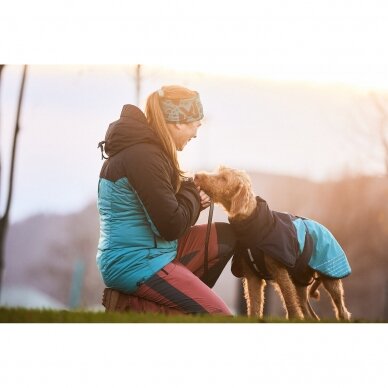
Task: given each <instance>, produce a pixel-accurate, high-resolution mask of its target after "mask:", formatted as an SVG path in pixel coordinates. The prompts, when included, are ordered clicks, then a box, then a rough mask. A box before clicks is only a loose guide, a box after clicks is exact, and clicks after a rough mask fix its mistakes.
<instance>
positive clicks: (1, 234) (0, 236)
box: [0, 65, 27, 291]
mask: <svg viewBox="0 0 388 388" xmlns="http://www.w3.org/2000/svg"><path fill="white" fill-rule="evenodd" d="M26 76H27V65H24V68H23V77H22V82H21V86H20V92H19V102H18V109H17V113H16V122H15V132H14V136H13V145H12V154H11V167H10V173H9V184H8V195H7V202H6V207H5V211H4V215H3V216H2V217H1V218H0V291H1V285H2V276H3V268H4V246H5V237H6V233H7V229H8V222H9V221H8V220H9V211H10V208H11V203H12V194H13V178H14V170H15V159H16V145H17V138H18V134H19V130H20V125H19V120H20V113H21V107H22V102H23V95H24V84H25V80H26Z"/></svg>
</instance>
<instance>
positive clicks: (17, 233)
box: [4, 172, 388, 320]
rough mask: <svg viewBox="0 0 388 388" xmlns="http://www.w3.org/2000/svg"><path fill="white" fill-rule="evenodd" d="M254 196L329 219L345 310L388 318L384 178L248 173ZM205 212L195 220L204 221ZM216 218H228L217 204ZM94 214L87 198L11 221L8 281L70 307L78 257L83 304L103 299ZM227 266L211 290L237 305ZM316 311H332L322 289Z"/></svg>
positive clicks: (274, 308) (274, 309) (275, 307)
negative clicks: (60, 211) (68, 208)
mask: <svg viewBox="0 0 388 388" xmlns="http://www.w3.org/2000/svg"><path fill="white" fill-rule="evenodd" d="M250 176H251V178H252V181H253V187H254V190H255V192H256V194H258V195H260V196H261V197H263V198H265V199H266V200H267V202H268V203H269V205H270V207H271V208H272V209H276V210H279V211H287V212H290V213H294V214H298V215H303V216H306V217H310V218H313V219H315V220H317V221H319V222H321V223H323V224H324V225H326V226H327V227H328V228H329V229H330V230H331V231H332V233H333V234H334V235H335V236H336V238H337V240H338V241H339V242H340V243H341V244H342V245H343V247H344V249H345V252H346V253H347V255H348V258H349V261H350V264H351V266H352V270H353V273H352V275H351V276H350V277H348V278H346V279H344V284H345V295H346V301H347V304H348V307H349V310H350V311H351V312H352V313H353V316H354V317H355V318H360V319H362V318H364V319H369V320H379V319H380V320H383V319H387V318H388V253H387V252H388V201H387V198H388V179H386V178H377V177H356V178H348V179H344V180H341V181H338V182H325V183H315V182H311V181H308V180H304V179H300V178H294V177H288V176H276V175H268V174H262V173H257V172H251V173H250ZM207 216H208V212H207V211H204V212H203V213H202V214H201V216H200V218H199V220H198V223H206V222H207ZM213 219H214V220H215V221H226V220H227V218H226V215H225V214H224V212H223V211H222V209H220V208H219V207H217V206H216V208H215V212H214V218H213ZM98 222H99V221H98V213H97V208H96V204H95V203H92V204H90V205H89V206H87V207H86V208H85V209H83V210H82V211H80V212H79V213H75V214H69V215H53V214H52V215H36V216H34V217H31V218H28V219H26V220H24V221H22V222H18V223H15V224H13V225H11V227H10V229H9V233H8V237H7V242H6V262H5V273H4V282H5V285H6V286H18V285H19V286H24V287H32V288H35V289H37V290H40V291H42V292H45V293H46V294H48V295H50V296H51V297H53V298H55V299H57V300H58V301H60V302H61V303H63V304H65V305H68V303H69V298H70V289H71V283H72V277H73V274H74V270H75V266H76V262H77V261H78V262H79V261H82V262H83V263H84V265H85V273H84V278H83V279H84V283H83V287H82V290H81V291H82V292H81V305H82V306H83V307H92V306H95V305H100V304H101V296H102V291H103V288H104V285H103V283H102V281H101V279H100V275H99V273H98V271H97V268H96V264H95V256H96V249H97V243H98V237H99V225H98ZM229 269H230V267H229V266H228V267H227V268H226V269H225V271H224V273H223V274H222V276H221V278H220V279H219V281H218V282H217V284H216V286H215V291H216V292H217V293H218V294H219V295H220V296H221V297H222V298H223V299H224V300H225V301H226V303H227V304H228V305H229V306H230V307H231V309H232V310H233V311H239V308H240V307H239V306H240V298H241V294H240V285H239V284H240V282H239V281H238V280H237V279H236V278H234V277H233V275H231V273H230V270H229ZM321 296H322V297H321V299H322V300H321V302H320V303H319V304H316V303H315V304H314V306H315V308H316V310H317V312H318V313H320V314H323V315H325V316H328V317H330V316H332V312H331V306H330V304H329V301H328V299H327V298H326V297H325V293H324V292H323V290H321ZM268 297H269V299H270V301H271V306H270V308H269V309H268V310H267V311H268V313H269V314H271V315H282V314H283V312H282V309H281V306H280V303H279V300H278V298H277V296H276V295H274V294H273V292H272V291H271V292H270V293H269V295H268Z"/></svg>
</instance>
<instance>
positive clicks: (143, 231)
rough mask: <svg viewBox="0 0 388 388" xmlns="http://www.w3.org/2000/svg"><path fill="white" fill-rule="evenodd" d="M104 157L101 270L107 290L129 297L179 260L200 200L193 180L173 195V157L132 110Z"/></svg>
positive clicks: (112, 130) (126, 110) (112, 134)
mask: <svg viewBox="0 0 388 388" xmlns="http://www.w3.org/2000/svg"><path fill="white" fill-rule="evenodd" d="M105 152H106V154H107V155H108V159H107V160H106V161H105V162H104V164H103V166H102V169H101V173H100V178H99V183H98V202H97V206H98V211H99V214H100V239H99V244H98V251H97V258H96V259H97V265H98V268H99V270H100V272H101V275H102V278H103V280H104V283H105V284H106V286H107V287H111V288H115V289H118V290H120V291H122V292H127V293H131V292H134V291H135V290H136V289H137V287H138V286H139V285H140V284H141V283H142V282H144V281H146V280H147V279H148V278H150V277H151V276H152V275H153V274H154V273H156V272H157V271H159V270H160V269H162V268H163V267H164V266H165V265H166V264H168V263H169V262H171V261H172V260H173V259H174V258H175V256H176V253H177V245H178V244H177V239H178V238H179V237H180V236H182V235H183V234H184V233H185V232H186V231H187V230H188V229H189V228H190V227H191V226H192V225H194V224H195V222H196V220H197V219H198V216H199V212H200V197H199V194H198V191H197V189H196V187H195V185H194V183H193V182H191V181H184V182H182V185H181V187H180V189H179V191H178V192H177V193H175V187H174V182H175V176H174V172H173V168H172V165H171V163H170V161H169V158H168V157H167V155H166V154H165V153H164V151H163V149H162V146H161V144H160V142H159V140H158V138H157V136H156V135H155V133H154V132H153V131H152V129H151V128H150V127H149V125H148V123H147V120H146V117H145V116H144V114H143V112H142V111H141V110H140V109H138V108H137V107H135V106H133V105H124V107H123V109H122V112H121V116H120V119H119V120H117V121H115V122H113V123H111V124H110V125H109V128H108V130H107V133H106V136H105Z"/></svg>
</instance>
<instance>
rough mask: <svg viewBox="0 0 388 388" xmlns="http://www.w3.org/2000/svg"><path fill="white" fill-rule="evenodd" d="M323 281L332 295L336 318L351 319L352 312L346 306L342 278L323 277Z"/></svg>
mask: <svg viewBox="0 0 388 388" xmlns="http://www.w3.org/2000/svg"><path fill="white" fill-rule="evenodd" d="M322 283H323V286H324V287H325V289H326V291H327V293H328V294H329V295H330V297H331V301H332V305H333V309H334V313H335V316H336V318H337V319H341V320H344V321H350V317H351V313H350V312H349V311H348V310H347V308H346V307H345V295H344V288H343V285H342V281H341V279H331V278H327V277H322Z"/></svg>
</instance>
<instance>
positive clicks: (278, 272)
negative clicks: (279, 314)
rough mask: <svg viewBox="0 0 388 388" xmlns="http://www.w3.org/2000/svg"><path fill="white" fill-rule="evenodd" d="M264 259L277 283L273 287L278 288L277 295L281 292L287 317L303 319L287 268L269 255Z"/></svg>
mask: <svg viewBox="0 0 388 388" xmlns="http://www.w3.org/2000/svg"><path fill="white" fill-rule="evenodd" d="M265 259H266V260H265V264H266V265H267V268H268V270H269V271H270V273H271V275H272V276H273V278H274V281H275V282H276V283H277V285H278V287H275V289H277V290H278V291H279V290H280V293H279V295H280V294H281V295H280V296H281V299H282V300H283V302H284V307H285V309H286V311H287V316H288V318H291V319H292V318H296V319H304V315H303V311H302V308H301V306H300V302H299V298H298V295H297V292H296V288H295V285H294V282H293V281H292V280H291V277H290V275H289V273H288V271H287V269H286V268H284V267H283V266H281V265H280V264H279V263H278V262H276V261H275V260H273V259H271V258H269V257H266V258H265Z"/></svg>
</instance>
